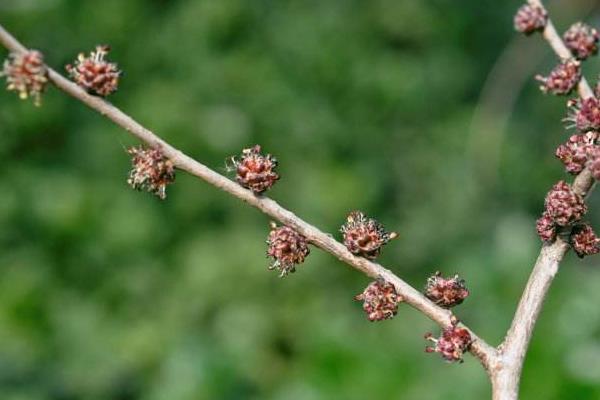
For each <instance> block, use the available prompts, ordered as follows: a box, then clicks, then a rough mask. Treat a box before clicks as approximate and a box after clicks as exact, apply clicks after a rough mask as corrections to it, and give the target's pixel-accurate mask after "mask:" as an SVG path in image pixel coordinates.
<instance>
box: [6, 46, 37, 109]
mask: <svg viewBox="0 0 600 400" xmlns="http://www.w3.org/2000/svg"><path fill="white" fill-rule="evenodd" d="M47 75H48V69H47V68H46V65H45V64H44V56H43V55H42V53H40V52H39V51H36V50H31V51H27V52H25V53H10V55H9V56H8V59H7V60H6V61H4V66H3V68H2V70H1V71H0V76H4V77H6V84H7V86H6V88H7V89H8V90H13V91H15V92H17V93H18V94H19V97H20V98H21V99H27V98H28V97H33V101H34V104H35V105H36V106H39V105H40V104H41V95H42V92H43V91H44V89H45V88H46V85H47V84H48V76H47Z"/></svg>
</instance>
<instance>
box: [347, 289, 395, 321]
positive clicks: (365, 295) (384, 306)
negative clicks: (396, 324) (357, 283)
mask: <svg viewBox="0 0 600 400" xmlns="http://www.w3.org/2000/svg"><path fill="white" fill-rule="evenodd" d="M354 299H355V300H358V301H362V302H363V310H365V313H367V318H368V319H369V321H371V322H373V321H383V320H385V319H392V318H394V315H396V313H397V312H398V303H400V302H401V301H402V296H400V295H399V294H398V293H397V292H396V288H395V287H394V285H392V284H391V283H389V282H386V281H385V280H383V279H378V280H376V281H373V282H371V283H370V284H369V285H368V286H367V287H366V288H365V290H364V291H363V292H362V293H361V294H359V295H356V296H355V297H354Z"/></svg>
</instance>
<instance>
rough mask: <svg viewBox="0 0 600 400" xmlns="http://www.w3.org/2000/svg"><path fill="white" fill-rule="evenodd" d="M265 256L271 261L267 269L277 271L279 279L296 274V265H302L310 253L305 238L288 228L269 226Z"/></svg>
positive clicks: (273, 224)
mask: <svg viewBox="0 0 600 400" xmlns="http://www.w3.org/2000/svg"><path fill="white" fill-rule="evenodd" d="M267 244H268V246H269V247H268V248H267V256H268V257H271V258H272V259H273V262H272V263H271V265H270V266H269V269H278V270H279V272H280V274H279V276H280V277H283V276H285V275H287V274H288V273H290V272H296V265H298V264H302V263H303V262H304V259H305V258H306V257H307V256H308V254H309V253H310V250H309V248H308V242H307V241H306V238H305V237H304V236H302V235H301V234H299V233H298V232H296V231H295V230H294V229H292V228H290V227H288V226H281V227H279V228H278V227H277V225H275V223H272V224H271V233H269V238H268V239H267Z"/></svg>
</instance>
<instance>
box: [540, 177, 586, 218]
mask: <svg viewBox="0 0 600 400" xmlns="http://www.w3.org/2000/svg"><path fill="white" fill-rule="evenodd" d="M544 205H545V207H546V212H547V213H548V215H549V216H550V217H551V218H552V220H553V221H554V222H555V223H556V224H557V225H559V226H567V225H571V224H573V223H574V222H577V221H579V220H580V219H581V217H583V215H584V214H585V213H586V212H587V206H586V205H585V203H584V202H583V198H582V197H581V196H580V195H579V194H578V193H575V191H574V190H573V188H572V187H571V185H569V184H568V183H566V182H565V181H559V182H558V183H557V184H555V185H554V186H553V187H552V189H551V190H550V191H549V192H548V194H547V195H546V201H545V203H544Z"/></svg>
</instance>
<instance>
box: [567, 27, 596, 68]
mask: <svg viewBox="0 0 600 400" xmlns="http://www.w3.org/2000/svg"><path fill="white" fill-rule="evenodd" d="M563 39H564V41H565V44H566V45H567V47H568V48H569V50H571V52H572V53H573V55H574V56H575V57H577V58H578V59H580V60H585V59H586V58H588V57H589V56H591V55H594V54H596V53H597V52H598V39H600V36H599V35H598V31H597V30H596V29H594V28H592V27H591V26H589V25H586V24H584V23H583V22H577V23H575V24H573V25H572V26H571V27H570V28H569V29H568V30H567V31H566V32H565V34H564V35H563Z"/></svg>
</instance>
